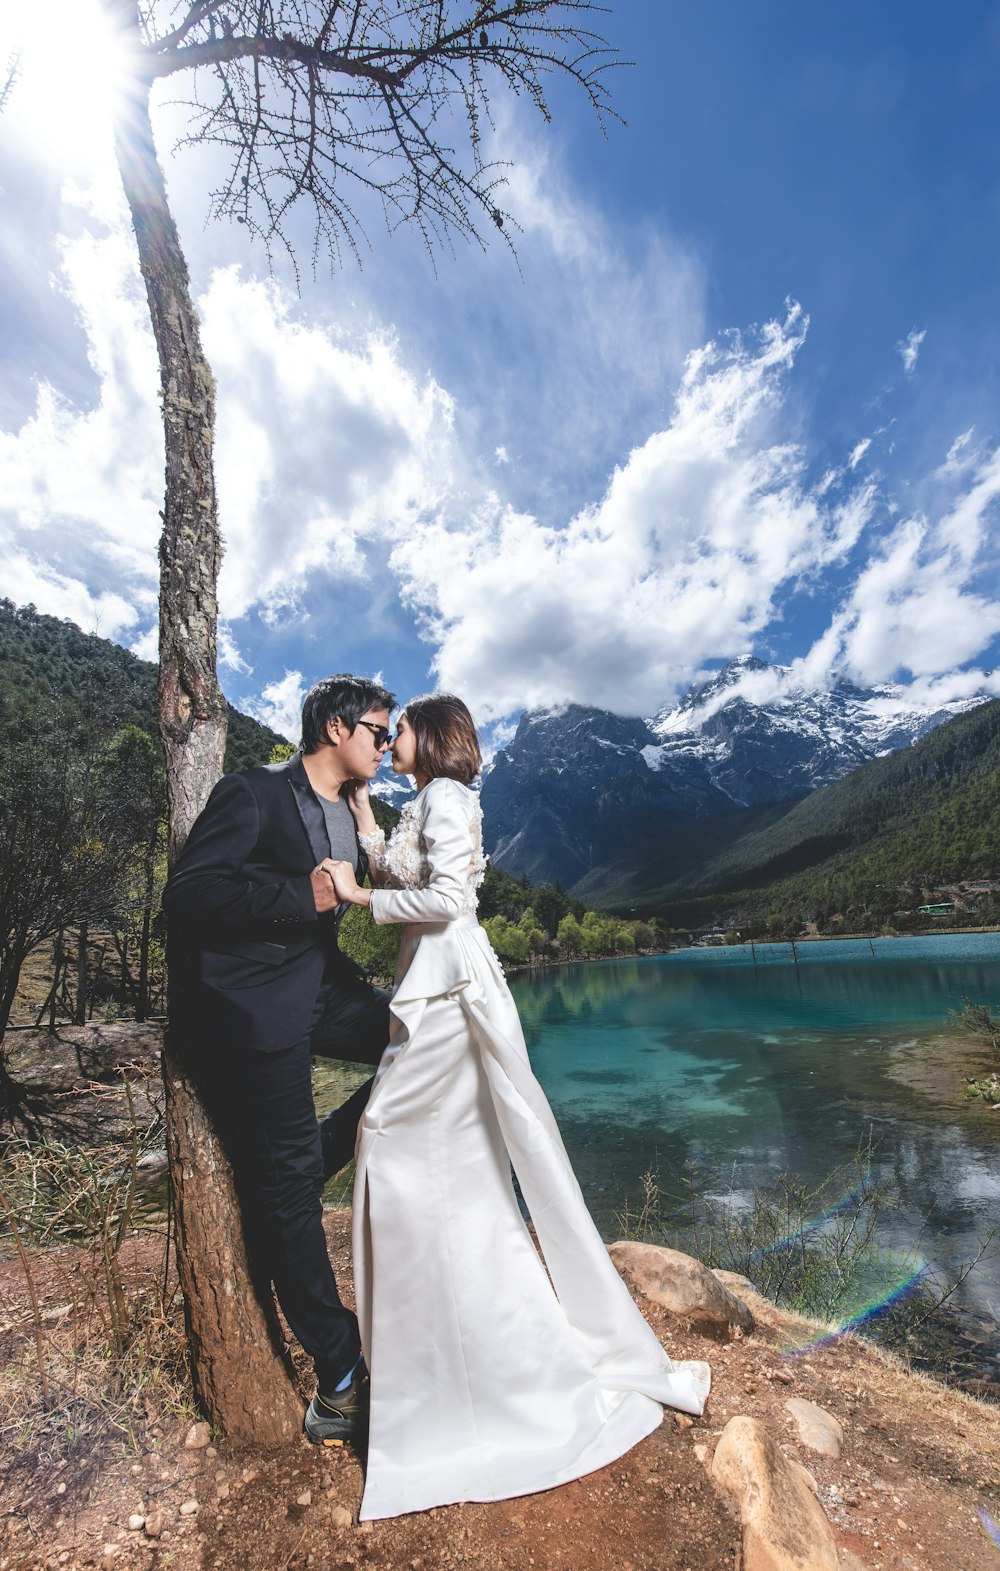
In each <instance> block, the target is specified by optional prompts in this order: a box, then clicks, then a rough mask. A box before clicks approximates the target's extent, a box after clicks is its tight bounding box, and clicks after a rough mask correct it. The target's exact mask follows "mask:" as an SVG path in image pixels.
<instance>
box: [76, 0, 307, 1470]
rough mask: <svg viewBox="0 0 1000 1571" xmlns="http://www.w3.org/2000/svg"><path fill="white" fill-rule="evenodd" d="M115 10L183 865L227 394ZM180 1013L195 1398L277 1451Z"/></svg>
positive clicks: (203, 707)
mask: <svg viewBox="0 0 1000 1571" xmlns="http://www.w3.org/2000/svg"><path fill="white" fill-rule="evenodd" d="M104 5H105V9H106V11H107V13H108V15H109V16H110V18H111V20H112V22H113V23H114V24H115V26H116V28H117V29H118V30H119V32H120V35H121V37H122V39H123V41H126V42H128V43H130V44H131V51H132V57H133V60H134V61H135V63H136V79H135V81H134V83H133V88H132V92H131V94H130V95H129V98H128V101H127V103H126V105H125V107H124V108H123V109H122V110H121V111H120V112H119V115H118V120H117V125H116V131H115V153H116V157H117V160H118V168H119V172H120V174H121V178H122V184H123V186H124V188H125V196H126V199H127V201H128V205H129V210H130V212H131V216H132V226H133V228H134V230H135V237H136V243H137V245H138V249H139V264H140V267H141V269H142V276H143V279H144V281H145V284H146V294H147V297H148V300H149V309H150V315H151V317H152V323H153V333H154V336H155V338H156V347H157V352H158V355H159V362H160V383H161V392H162V399H163V426H164V438H165V446H166V496H165V504H164V513H163V533H162V537H161V541H160V681H159V721H160V735H161V739H162V742H163V748H164V753H165V755H166V770H167V800H168V804H169V858H170V861H171V863H172V862H173V861H174V860H175V859H176V857H177V855H178V853H179V851H180V849H181V847H182V846H183V844H184V842H185V840H186V839H187V836H188V832H189V830H190V828H191V825H192V824H193V822H194V820H195V818H196V817H197V816H198V814H199V812H200V811H201V809H202V807H203V806H204V805H205V801H206V798H207V797H208V794H209V791H210V790H211V788H212V786H213V785H214V784H215V781H216V780H217V779H218V777H219V775H220V774H221V772H222V758H223V752H224V750H225V741H226V706H225V701H224V699H223V696H222V692H221V689H220V688H219V684H218V681H217V679H216V663H215V652H216V580H217V577H218V569H219V561H220V558H221V554H222V551H221V543H220V539H219V529H218V518H217V514H216V499H215V480H214V474H213V469H212V444H213V436H214V422H215V387H214V383H213V380H212V373H211V370H210V368H209V365H208V362H207V361H206V359H205V356H204V354H203V352H202V347H201V334H200V331H199V326H198V318H197V315H196V313H195V309H194V304H193V302H192V300H191V293H190V285H189V281H188V273H187V265H186V263H185V260H184V254H183V252H182V250H181V246H180V240H179V238H178V235H177V229H176V226H175V224H174V221H173V217H172V215H171V212H170V208H169V205H168V203H167V194H166V187H165V184H164V180H163V173H162V171H161V169H160V165H159V161H158V159H157V156H156V148H155V145H154V142H153V131H152V125H151V123H150V118H149V84H148V81H147V80H144V79H143V76H142V59H143V49H142V42H141V34H140V27H139V18H138V8H137V4H136V0H104ZM172 1012H174V1011H172V1010H171V1006H170V1002H169V998H168V1026H167V1035H166V1047H165V1050H164V1061H163V1071H164V1084H165V1087H166V1120H167V1146H168V1151H169V1159H170V1180H171V1185H172V1190H173V1195H174V1201H175V1205H176V1214H177V1268H178V1275H179V1277H180V1282H181V1288H182V1291H183V1293H184V1303H185V1311H186V1315H187V1324H188V1332H189V1343H190V1349H191V1361H192V1373H193V1377H194V1384H195V1391H196V1394H197V1396H198V1399H199V1401H200V1402H201V1404H202V1406H203V1408H204V1411H205V1413H206V1416H207V1417H209V1418H210V1419H211V1420H212V1421H213V1422H214V1423H215V1424H217V1425H218V1427H219V1428H220V1429H221V1430H222V1431H223V1432H224V1433H225V1434H226V1435H228V1436H229V1437H230V1438H231V1439H233V1440H238V1441H244V1442H255V1443H256V1444H258V1445H276V1444H279V1443H281V1442H284V1441H286V1440H288V1439H290V1438H291V1437H292V1436H293V1435H295V1434H297V1433H299V1432H300V1430H301V1427H302V1407H301V1403H300V1401H299V1399H298V1397H297V1395H296V1392H295V1388H294V1386H293V1385H292V1383H291V1380H290V1378H289V1374H288V1369H287V1363H286V1361H285V1359H284V1358H283V1357H282V1353H281V1346H282V1339H281V1335H280V1331H279V1327H278V1322H277V1316H276V1313H275V1309H274V1304H273V1300H272V1299H271V1297H270V1293H269V1292H266V1291H265V1292H262V1293H260V1294H258V1292H257V1291H256V1289H255V1285H254V1281H253V1278H252V1276H251V1272H250V1267H249V1262H248V1258H247V1253H246V1249H245V1246H244V1242H243V1235H242V1229H241V1227H240V1223H239V1215H240V1214H239V1207H238V1202H237V1198H236V1192H235V1188H234V1185H233V1180H232V1174H231V1172H230V1168H229V1163H228V1161H227V1159H226V1156H225V1152H224V1150H223V1148H222V1145H221V1142H220V1141H219V1138H218V1135H217V1133H216V1131H215V1129H214V1126H213V1124H212V1122H211V1120H210V1118H209V1116H208V1113H207V1111H206V1109H205V1107H204V1104H203V1103H202V1101H201V1099H200V1097H199V1095H198V1091H197V1087H196V1085H195V1083H194V1081H193V1080H192V1078H191V1076H190V1075H189V1073H188V1072H187V1070H186V1069H185V1067H184V1043H183V1041H180V1040H177V1039H175V1033H174V1032H172V1030H171V1026H170V1023H169V1021H170V1016H171V1013H172Z"/></svg>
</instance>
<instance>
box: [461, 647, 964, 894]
mask: <svg viewBox="0 0 1000 1571" xmlns="http://www.w3.org/2000/svg"><path fill="white" fill-rule="evenodd" d="M748 684H749V690H750V691H752V690H753V689H754V688H756V690H757V693H758V695H759V697H760V699H761V701H760V702H754V700H753V698H752V697H748V696H747V693H748ZM985 701H986V700H985V695H979V694H977V695H974V696H973V697H970V698H967V699H960V700H956V701H955V702H954V703H951V704H945V705H940V706H937V707H932V706H926V707H924V708H919V707H917V706H914V705H913V704H912V703H911V702H909V701H908V700H907V699H906V698H905V694H904V692H903V690H902V689H901V688H898V687H894V686H892V685H890V684H882V685H880V686H878V687H872V688H861V687H858V686H857V685H856V684H854V683H852V682H849V681H847V680H846V679H843V678H841V679H839V680H837V681H835V682H833V683H832V684H831V685H830V686H829V687H827V688H824V689H821V690H815V691H810V690H807V689H803V688H801V687H795V686H794V685H792V683H791V673H790V671H789V668H787V667H781V666H775V665H769V664H768V663H767V662H765V661H761V660H757V659H756V658H754V657H748V656H743V657H740V658H739V659H738V660H735V661H731V662H730V663H729V664H728V665H727V666H725V667H723V668H722V670H721V671H719V672H717V673H716V674H715V676H714V677H712V678H711V679H710V680H709V681H708V682H705V683H701V684H699V685H697V686H694V687H692V688H691V689H690V691H689V692H688V693H687V694H685V695H684V697H683V698H682V699H681V700H680V701H679V702H678V703H677V704H675V705H673V706H670V707H665V708H663V709H661V710H660V711H658V713H657V714H656V715H654V716H652V717H651V718H650V719H648V720H645V719H638V718H631V717H626V716H621V715H614V714H612V713H610V712H609V711H607V710H601V709H597V708H594V707H590V706H585V705H581V704H569V705H566V706H565V707H564V708H561V709H549V710H543V711H527V712H526V713H525V714H524V715H523V716H522V717H521V720H520V722H519V724H518V727H517V731H516V733H515V735H514V737H513V738H512V740H511V741H510V742H509V743H508V744H507V745H506V746H505V747H504V748H502V749H501V750H500V751H499V752H498V753H497V755H496V756H495V758H494V760H493V764H492V767H491V769H490V771H489V772H488V773H487V775H486V777H485V779H484V782H483V807H484V812H485V815H486V832H487V848H488V849H489V850H490V852H491V854H492V855H493V856H494V857H495V859H496V860H497V861H498V862H499V863H501V864H502V865H503V866H504V867H505V868H507V869H508V871H510V872H512V873H514V874H517V875H525V876H528V877H530V878H531V879H532V880H533V881H539V880H545V879H549V880H551V879H559V880H561V881H562V882H563V883H564V884H566V886H567V887H575V886H576V885H577V884H578V883H580V881H581V880H586V879H588V877H589V876H590V875H591V874H592V873H593V872H594V871H595V869H599V868H600V867H602V866H604V865H606V864H608V863H612V862H615V861H616V860H618V859H619V858H620V857H621V856H622V854H623V853H625V852H627V851H629V849H630V848H631V847H633V846H639V845H641V843H642V842H643V840H644V839H645V838H647V837H649V836H650V835H651V834H652V835H656V836H657V837H659V836H661V834H668V833H670V832H673V833H674V834H675V835H676V836H677V837H678V838H690V837H691V836H694V838H695V839H699V838H702V830H701V829H700V827H699V825H700V824H701V822H702V821H703V820H713V821H718V824H719V832H720V834H721V835H722V837H723V838H726V837H727V836H728V835H729V834H730V831H731V828H732V826H729V827H728V828H727V827H723V820H724V819H726V818H727V817H728V816H729V815H733V814H736V815H739V814H741V813H743V812H746V811H747V810H750V809H760V808H767V807H770V806H772V805H773V804H775V803H780V802H792V801H795V800H798V799H799V798H801V797H804V796H807V795H808V794H809V793H810V792H812V791H815V790H816V789H817V788H820V787H822V786H825V785H829V784H832V783H834V782H835V781H836V780H838V779H842V778H843V777H844V776H845V775H846V774H848V773H849V772H850V771H851V770H852V769H856V768H858V767H861V766H862V765H863V764H865V763H867V762H869V761H870V760H871V759H872V758H874V757H878V756H883V755H885V754H889V753H892V752H893V751H897V750H899V748H901V747H906V746H909V745H912V744H913V743H914V742H916V741H918V740H919V739H920V738H921V737H922V736H925V735H927V734H929V733H930V732H931V731H933V730H934V729H935V728H936V727H937V726H939V725H941V724H943V723H945V722H946V721H947V720H948V719H950V718H953V716H954V715H955V714H961V713H963V712H966V711H968V710H969V709H972V708H975V707H976V706H978V705H979V704H981V703H983V702H985Z"/></svg>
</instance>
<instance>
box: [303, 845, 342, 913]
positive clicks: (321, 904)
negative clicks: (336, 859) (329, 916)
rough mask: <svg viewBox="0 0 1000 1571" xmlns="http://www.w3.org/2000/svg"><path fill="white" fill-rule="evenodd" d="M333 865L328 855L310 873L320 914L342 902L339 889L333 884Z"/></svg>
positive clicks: (314, 899) (310, 880)
mask: <svg viewBox="0 0 1000 1571" xmlns="http://www.w3.org/2000/svg"><path fill="white" fill-rule="evenodd" d="M333 867H334V863H333V861H332V860H331V858H330V857H327V859H326V861H325V862H321V863H320V864H319V867H314V868H313V870H312V872H311V873H310V874H309V882H310V883H311V884H312V892H313V901H314V902H315V905H316V910H317V913H319V914H322V912H324V911H332V910H333V909H334V907H335V906H338V905H339V904H340V900H339V898H338V896H337V891H336V889H335V888H334V886H333V873H332V868H333Z"/></svg>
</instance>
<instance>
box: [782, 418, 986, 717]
mask: <svg viewBox="0 0 1000 1571" xmlns="http://www.w3.org/2000/svg"><path fill="white" fill-rule="evenodd" d="M953 451H954V449H953ZM940 474H941V471H938V475H939V476H940ZM959 482H960V483H959V484H958V486H957V488H956V490H955V492H954V494H953V495H952V496H951V497H950V498H949V499H948V501H947V503H946V505H945V506H943V507H942V508H941V509H940V511H939V512H938V513H937V515H936V516H934V517H928V516H925V515H922V514H921V515H916V516H913V517H909V518H905V519H903V520H902V521H901V522H899V523H898V524H896V525H895V526H894V528H893V529H892V531H891V533H890V534H889V535H888V537H887V538H886V539H885V540H884V541H883V543H882V545H881V547H880V549H879V550H878V551H877V552H876V553H875V554H874V555H872V557H871V558H870V559H869V560H868V562H867V563H866V564H865V565H864V567H862V569H861V570H860V572H859V573H858V575H857V578H856V580H855V582H854V584H853V586H852V587H851V589H850V592H849V593H848V595H847V596H846V597H845V599H844V601H843V603H842V604H841V606H840V607H839V609H838V610H837V611H836V612H835V614H834V616H833V617H832V619H831V622H830V625H829V626H828V628H827V629H826V631H825V632H824V634H823V635H822V637H821V638H820V639H818V640H817V641H816V643H815V644H814V646H813V648H812V649H811V650H810V651H809V653H808V654H807V655H806V656H805V658H804V660H803V661H802V662H801V669H802V672H803V674H804V675H805V676H806V677H807V678H808V679H810V680H814V681H815V680H821V679H822V673H828V672H830V671H833V670H843V671H845V672H846V673H847V674H848V675H851V676H854V677H855V678H856V679H858V680H859V681H866V682H882V681H889V680H892V679H893V678H894V677H896V676H897V675H898V674H899V673H900V672H903V673H908V674H909V675H910V676H911V677H912V678H913V679H914V680H915V682H916V683H917V684H918V685H917V688H916V689H915V691H918V692H922V691H924V690H929V688H930V686H934V687H935V690H936V691H937V692H938V693H939V694H940V693H945V692H947V693H950V694H951V695H952V696H956V697H960V696H963V694H964V693H965V692H966V691H967V690H969V689H968V684H969V683H971V684H972V686H971V690H972V691H975V690H976V684H977V683H978V682H980V681H981V680H982V677H981V673H979V672H961V671H960V668H961V667H963V666H966V665H967V664H968V663H969V662H970V661H973V660H975V659H977V658H979V657H981V656H982V655H983V653H984V651H985V650H987V649H988V648H989V645H990V643H991V642H992V640H993V639H994V638H995V637H996V636H997V635H998V634H1000V598H998V595H997V572H996V569H997V551H996V547H995V545H994V537H995V524H996V520H997V516H998V509H1000V450H997V451H996V452H992V453H987V454H984V455H981V457H980V459H979V461H978V463H977V465H976V466H975V468H974V469H973V470H972V472H971V474H969V473H968V472H965V471H963V472H962V473H961V474H960V475H959ZM942 673H949V674H948V675H947V676H946V675H942ZM956 673H958V674H956Z"/></svg>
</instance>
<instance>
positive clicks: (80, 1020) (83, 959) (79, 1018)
mask: <svg viewBox="0 0 1000 1571" xmlns="http://www.w3.org/2000/svg"><path fill="white" fill-rule="evenodd" d="M73 1020H74V1023H75V1024H76V1025H78V1026H85V1025H86V1024H87V924H86V922H81V923H80V930H79V932H78V933H77V944H76V1009H75V1010H74V1011H73Z"/></svg>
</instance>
